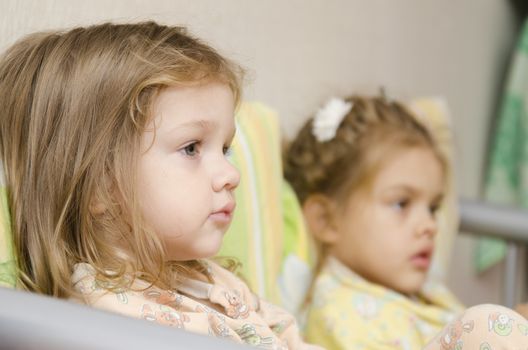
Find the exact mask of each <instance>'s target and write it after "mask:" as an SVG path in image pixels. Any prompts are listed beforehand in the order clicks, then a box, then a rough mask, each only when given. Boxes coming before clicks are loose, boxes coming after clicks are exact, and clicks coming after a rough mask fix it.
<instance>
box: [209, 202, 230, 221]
mask: <svg viewBox="0 0 528 350" xmlns="http://www.w3.org/2000/svg"><path fill="white" fill-rule="evenodd" d="M235 207H236V203H235V201H230V202H228V203H227V204H225V205H224V206H223V207H221V208H220V209H218V210H215V211H214V212H212V213H211V214H210V215H209V219H210V220H212V221H214V222H217V223H220V224H229V223H230V222H231V220H232V219H233V213H234V211H235Z"/></svg>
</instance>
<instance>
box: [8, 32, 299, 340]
mask: <svg viewBox="0 0 528 350" xmlns="http://www.w3.org/2000/svg"><path fill="white" fill-rule="evenodd" d="M240 78H241V72H240V69H239V68H238V67H237V66H236V65H235V64H233V63H231V62H230V61H228V60H227V59H225V58H223V57H222V56H220V55H219V54H218V53H217V52H216V51H215V50H214V49H212V48H211V47H209V46H207V45H205V44H204V43H202V42H201V41H199V40H197V39H195V38H193V37H192V36H190V35H189V34H187V33H186V31H185V30H184V29H183V28H178V27H167V26H162V25H158V24H155V23H152V22H149V23H140V24H128V25H125V24H123V25H114V24H102V25H97V26H92V27H86V28H76V29H73V30H71V31H67V32H53V33H39V34H34V35H30V36H28V37H27V38H25V39H23V40H21V41H19V42H18V43H16V44H15V45H14V46H12V47H11V48H10V49H9V50H8V51H7V52H6V53H5V54H4V56H3V57H2V58H1V59H0V110H1V111H2V114H1V118H0V138H1V155H2V161H3V164H4V167H5V170H6V171H5V173H6V181H7V188H8V196H9V198H8V200H9V207H10V209H11V218H12V229H13V233H14V237H15V246H16V249H17V252H16V253H17V257H18V265H19V270H20V280H19V286H20V287H21V288H25V289H27V290H30V291H34V292H38V293H44V294H48V295H52V296H56V297H60V298H69V299H74V300H77V301H79V302H81V303H86V304H88V305H92V306H94V307H97V308H101V309H105V310H110V311H114V312H118V313H121V314H124V315H129V316H132V317H136V318H142V319H146V320H149V321H154V322H157V323H160V324H164V325H169V326H173V327H176V328H181V329H186V330H189V331H193V332H198V333H202V334H209V335H213V336H217V337H222V338H229V339H232V340H234V341H237V342H240V343H247V344H251V345H256V346H261V347H268V348H277V349H278V348H286V347H287V348H303V347H308V346H307V345H305V344H304V343H302V341H301V339H300V337H299V333H298V331H297V326H296V323H295V321H294V318H293V317H292V316H291V315H289V314H287V313H285V312H283V311H282V310H280V309H279V308H277V307H274V306H272V305H270V304H267V303H266V302H264V301H262V300H259V299H258V298H257V297H256V296H255V295H253V294H252V293H251V292H250V291H249V289H248V287H247V286H246V285H245V284H243V283H242V282H241V281H240V280H239V279H237V278H236V277H235V276H234V275H233V274H232V273H230V272H229V271H227V270H224V269H223V268H221V267H220V266H218V265H217V264H215V263H214V262H212V261H208V260H205V258H208V257H212V256H213V255H215V253H217V252H218V250H219V248H220V244H221V242H222V237H223V234H224V232H225V231H226V230H227V228H228V226H229V224H230V222H231V219H232V216H233V211H234V209H235V200H234V196H233V190H234V189H235V188H236V187H237V185H238V182H239V174H238V171H237V170H236V169H235V168H234V167H233V166H232V165H231V164H230V162H229V160H228V158H227V155H228V154H229V147H230V144H231V141H232V139H233V136H234V134H235V123H234V117H233V116H234V108H235V105H236V104H237V102H238V100H239V96H240V85H239V81H240Z"/></svg>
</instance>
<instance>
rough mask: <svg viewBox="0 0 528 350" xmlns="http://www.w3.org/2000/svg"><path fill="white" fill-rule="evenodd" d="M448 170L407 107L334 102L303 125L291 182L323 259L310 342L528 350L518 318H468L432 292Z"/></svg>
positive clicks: (288, 162)
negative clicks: (427, 287) (429, 280)
mask: <svg viewBox="0 0 528 350" xmlns="http://www.w3.org/2000/svg"><path fill="white" fill-rule="evenodd" d="M446 173H447V162H446V159H445V158H444V155H443V154H442V152H441V151H440V150H439V148H438V147H437V145H436V143H435V141H434V140H433V138H432V136H431V134H430V133H429V132H428V130H427V129H426V128H425V127H424V126H422V125H421V124H419V123H418V122H417V121H416V120H415V118H414V116H413V115H411V113H410V112H409V111H408V110H407V109H406V108H405V107H404V106H403V105H401V104H399V103H397V102H389V101H386V100H385V99H383V98H363V97H357V96H354V97H350V98H347V99H346V100H341V99H332V100H330V101H329V102H328V104H327V105H326V106H325V107H323V108H322V109H320V110H319V111H318V112H317V114H316V116H315V118H313V119H310V120H309V121H308V122H307V123H306V124H305V125H304V127H303V128H302V129H301V131H300V132H299V134H298V136H297V137H296V139H295V140H294V141H293V142H292V144H291V145H290V147H289V150H288V152H287V154H286V157H285V175H286V178H287V179H288V180H289V181H290V183H291V184H292V186H293V188H294V189H295V191H296V193H297V194H298V196H299V198H300V201H301V202H302V205H303V211H304V214H305V218H306V222H307V224H308V227H309V229H310V231H311V233H312V234H313V237H314V238H315V241H316V246H317V248H318V252H319V254H318V262H317V264H316V269H315V270H316V271H315V279H314V281H313V283H312V286H311V289H310V291H309V293H308V297H307V305H308V306H307V324H306V336H307V340H308V341H310V342H314V343H318V344H320V345H323V346H325V347H327V348H329V349H421V348H423V347H424V346H425V345H426V344H427V343H428V342H429V341H431V339H432V338H433V337H434V336H435V335H437V337H436V339H435V340H433V341H432V342H431V344H430V345H429V346H430V347H431V348H441V349H462V348H463V349H498V348H500V349H504V348H508V349H513V348H515V349H521V348H522V349H527V348H528V324H527V322H526V320H524V319H523V318H521V317H520V316H519V315H517V314H515V313H514V312H513V311H512V310H509V309H506V308H501V307H498V306H491V305H484V306H478V307H475V308H472V309H469V310H467V311H466V312H465V313H463V312H462V311H463V308H462V307H461V306H460V304H458V302H457V301H456V300H455V299H454V298H453V297H452V296H451V295H450V294H449V293H448V292H447V291H446V292H442V293H435V294H430V293H424V291H423V290H422V287H423V286H424V282H425V280H426V276H427V272H428V269H429V266H430V263H431V258H432V255H433V251H434V244H435V241H434V238H435V235H436V232H437V222H436V217H435V214H436V211H437V210H438V208H439V206H440V205H441V202H442V197H443V195H444V188H445V187H446ZM460 314H461V316H460V317H459V318H458V319H457V318H456V316H457V315H460ZM450 321H453V323H452V324H450V325H449V326H448V327H447V328H446V329H445V330H444V331H442V332H440V331H441V330H442V328H443V327H444V326H445V325H446V324H447V323H448V322H450ZM504 342H505V343H504ZM510 345H515V346H510Z"/></svg>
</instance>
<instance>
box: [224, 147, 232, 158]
mask: <svg viewBox="0 0 528 350" xmlns="http://www.w3.org/2000/svg"><path fill="white" fill-rule="evenodd" d="M222 152H223V153H224V155H225V156H226V157H229V156H230V155H231V154H232V153H233V150H232V148H231V146H224V148H223V149H222Z"/></svg>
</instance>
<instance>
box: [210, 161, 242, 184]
mask: <svg viewBox="0 0 528 350" xmlns="http://www.w3.org/2000/svg"><path fill="white" fill-rule="evenodd" d="M239 183H240V172H239V171H238V169H237V168H235V166H234V165H233V164H231V163H230V162H229V161H228V160H227V159H225V158H224V159H223V161H222V163H221V165H220V168H219V170H218V172H217V173H216V174H215V175H214V177H213V190H214V191H215V192H220V191H222V190H223V189H226V190H229V191H232V190H234V189H235V188H236V187H237V186H238V184H239Z"/></svg>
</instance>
